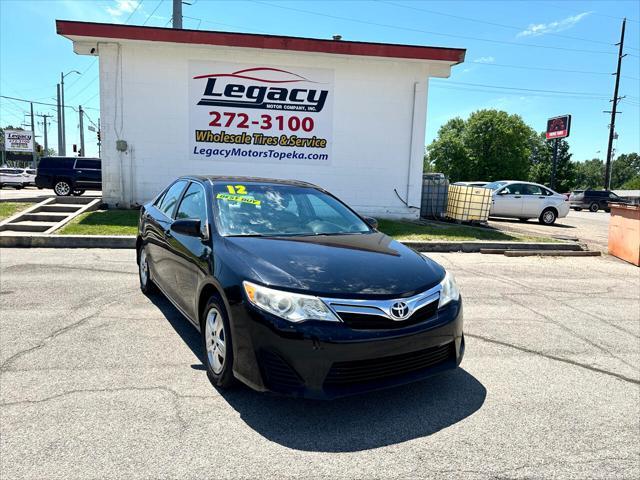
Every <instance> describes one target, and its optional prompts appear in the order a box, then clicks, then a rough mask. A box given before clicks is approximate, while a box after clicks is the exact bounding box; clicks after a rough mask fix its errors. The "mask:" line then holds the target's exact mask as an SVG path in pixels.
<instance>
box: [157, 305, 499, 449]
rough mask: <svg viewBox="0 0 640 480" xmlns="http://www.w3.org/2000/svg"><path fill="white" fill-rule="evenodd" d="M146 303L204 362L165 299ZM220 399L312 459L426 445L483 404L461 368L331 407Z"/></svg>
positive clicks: (238, 394)
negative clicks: (320, 455) (407, 443)
mask: <svg viewBox="0 0 640 480" xmlns="http://www.w3.org/2000/svg"><path fill="white" fill-rule="evenodd" d="M149 298H150V300H151V301H152V302H153V304H154V305H156V306H157V307H158V309H159V310H160V311H161V312H162V313H163V315H164V316H165V318H166V319H167V320H168V321H169V323H170V324H171V326H172V327H173V329H174V330H175V331H176V333H177V334H178V335H179V336H180V337H181V338H182V340H183V341H184V342H185V343H186V344H187V346H188V347H189V348H190V349H191V350H192V351H193V353H194V355H196V356H197V357H198V359H199V360H200V361H201V362H203V361H204V352H203V351H202V346H201V342H200V335H199V334H198V331H197V330H196V329H195V328H194V327H193V326H192V325H191V323H189V321H188V320H187V319H186V318H184V317H183V316H182V314H181V313H180V312H179V311H178V310H177V309H176V308H175V307H174V306H173V305H172V304H171V303H170V302H169V301H168V300H167V299H166V298H164V296H162V295H159V294H157V295H152V296H150V297H149ZM192 368H194V369H201V368H203V367H201V366H200V365H192ZM212 388H213V387H212ZM219 393H220V395H222V397H223V398H224V399H225V400H226V401H227V402H228V403H229V405H230V406H231V407H232V408H234V409H235V410H236V411H237V412H238V413H239V414H240V418H242V420H243V421H244V422H246V424H247V425H248V426H250V427H251V428H253V429H254V430H255V431H256V432H258V433H259V434H260V435H262V436H264V437H265V438H267V439H269V440H271V441H273V442H276V443H278V444H280V445H283V446H285V447H288V448H294V449H297V450H304V451H317V452H356V451H360V450H368V449H373V448H378V447H383V446H386V445H393V444H396V443H400V442H404V441H407V440H412V439H414V438H421V437H426V436H429V435H432V434H434V433H436V432H438V431H440V430H442V429H444V428H447V427H449V426H451V425H454V424H455V423H457V422H459V421H461V420H464V419H465V418H467V417H469V416H471V415H473V414H474V413H475V412H476V411H478V410H479V409H480V407H482V404H483V403H484V401H485V398H486V396H487V390H486V389H485V387H484V386H483V385H482V383H480V382H479V381H478V380H477V379H476V378H475V377H474V376H473V375H471V374H470V373H468V372H466V371H465V370H464V369H463V368H458V369H456V370H454V371H450V372H447V373H442V374H439V375H436V376H434V377H431V378H429V379H427V380H424V381H422V382H417V383H413V384H410V385H405V386H401V387H397V388H393V389H389V390H383V391H380V392H372V393H368V394H363V395H357V396H353V397H347V398H341V399H337V400H333V401H314V400H304V399H296V398H288V397H281V396H275V395H270V394H265V393H258V392H254V391H253V390H250V389H249V388H248V387H246V386H244V385H238V386H236V387H235V388H233V389H230V390H219Z"/></svg>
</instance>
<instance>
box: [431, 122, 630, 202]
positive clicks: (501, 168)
mask: <svg viewBox="0 0 640 480" xmlns="http://www.w3.org/2000/svg"><path fill="white" fill-rule="evenodd" d="M571 157H572V154H571V152H570V151H569V143H568V142H567V141H566V140H564V139H562V140H559V144H558V159H557V169H556V185H555V187H556V190H557V191H559V192H568V191H570V190H576V189H586V188H593V189H601V188H602V184H603V182H604V168H605V166H604V161H603V160H600V159H598V158H594V159H591V160H587V161H584V162H576V161H573V160H572V159H571ZM552 159H553V140H546V138H545V134H544V132H543V133H538V132H536V131H535V130H534V129H532V128H531V127H529V126H528V125H527V124H526V123H525V122H524V121H523V120H522V118H521V117H520V116H519V115H510V114H508V113H507V112H504V111H501V110H478V111H476V112H474V113H472V114H471V115H470V116H469V118H468V119H467V120H463V119H462V118H459V117H456V118H453V119H451V120H449V121H448V122H447V123H445V124H444V125H443V126H442V127H440V129H439V130H438V135H437V137H436V139H435V140H434V141H433V142H432V143H431V144H430V145H429V146H428V147H427V151H426V154H425V161H424V170H425V172H441V173H444V174H445V175H446V176H447V177H448V178H449V180H450V181H451V182H458V181H473V180H484V181H494V180H528V181H531V182H536V183H541V184H547V185H548V184H549V182H550V179H551V167H552ZM611 188H612V189H624V190H636V189H640V157H639V156H638V154H637V153H629V154H622V155H619V156H618V157H617V158H616V159H615V160H614V161H613V162H612V168H611Z"/></svg>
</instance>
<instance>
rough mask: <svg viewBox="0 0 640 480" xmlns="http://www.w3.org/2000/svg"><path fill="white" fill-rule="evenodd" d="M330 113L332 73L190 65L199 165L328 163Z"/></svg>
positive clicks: (193, 147)
mask: <svg viewBox="0 0 640 480" xmlns="http://www.w3.org/2000/svg"><path fill="white" fill-rule="evenodd" d="M332 110H333V71H332V70H324V69H311V68H304V69H300V68H293V67H266V66H260V65H239V64H229V63H217V62H216V63H214V62H190V64H189V137H190V142H189V143H190V145H189V149H190V155H191V157H192V158H194V159H215V160H225V161H238V160H239V161H247V160H249V161H252V162H254V163H268V162H286V163H302V164H306V163H312V162H313V163H317V162H320V163H325V164H328V163H329V161H330V160H331V141H332V130H333V111H332Z"/></svg>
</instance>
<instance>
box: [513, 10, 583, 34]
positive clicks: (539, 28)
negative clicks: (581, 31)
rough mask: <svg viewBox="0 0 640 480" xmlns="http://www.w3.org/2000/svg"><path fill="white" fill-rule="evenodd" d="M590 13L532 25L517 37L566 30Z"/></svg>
mask: <svg viewBox="0 0 640 480" xmlns="http://www.w3.org/2000/svg"><path fill="white" fill-rule="evenodd" d="M589 14H591V12H583V13H579V14H578V15H572V16H571V17H567V18H564V19H562V20H556V21H555V22H550V23H532V24H530V25H529V26H528V27H527V28H526V29H525V30H523V31H522V32H520V33H518V35H517V36H518V37H538V36H540V35H544V34H545V33H555V32H562V31H563V30H567V29H569V28H571V27H573V26H574V25H575V24H577V23H578V22H579V21H580V20H582V19H583V18H585V17H586V16H587V15H589Z"/></svg>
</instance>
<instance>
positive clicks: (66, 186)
mask: <svg viewBox="0 0 640 480" xmlns="http://www.w3.org/2000/svg"><path fill="white" fill-rule="evenodd" d="M53 191H54V192H55V194H56V195H58V196H60V197H68V196H69V194H71V184H70V183H69V182H67V181H66V180H58V181H57V182H56V184H55V185H54V186H53Z"/></svg>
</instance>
